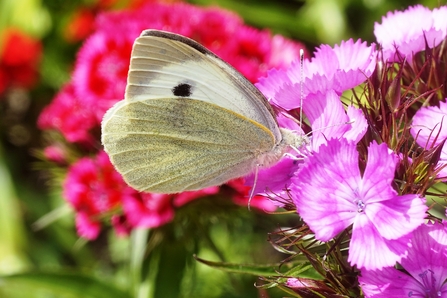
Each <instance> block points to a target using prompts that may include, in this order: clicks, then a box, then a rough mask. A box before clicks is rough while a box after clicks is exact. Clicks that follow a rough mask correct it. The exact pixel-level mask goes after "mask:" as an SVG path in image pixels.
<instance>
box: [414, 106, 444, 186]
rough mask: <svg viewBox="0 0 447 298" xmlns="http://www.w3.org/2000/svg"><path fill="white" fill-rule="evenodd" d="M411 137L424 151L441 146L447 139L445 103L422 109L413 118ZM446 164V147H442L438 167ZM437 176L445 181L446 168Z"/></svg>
mask: <svg viewBox="0 0 447 298" xmlns="http://www.w3.org/2000/svg"><path fill="white" fill-rule="evenodd" d="M410 131H411V135H412V136H413V137H414V138H415V139H416V142H417V143H418V144H419V145H420V146H421V147H422V148H425V149H430V148H432V147H434V146H437V145H439V144H441V143H442V142H443V141H445V140H446V139H447V103H445V102H439V107H437V106H431V107H422V108H420V109H419V110H418V111H417V112H416V114H415V115H414V116H413V122H412V125H411V130H410ZM446 163H447V145H445V144H444V145H443V147H442V150H441V154H440V159H439V162H438V167H443V166H444V165H445V164H446ZM438 176H439V177H441V179H443V180H444V181H445V180H447V168H446V167H443V168H441V169H440V171H439V172H438Z"/></svg>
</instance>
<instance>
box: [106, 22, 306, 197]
mask: <svg viewBox="0 0 447 298" xmlns="http://www.w3.org/2000/svg"><path fill="white" fill-rule="evenodd" d="M124 97H125V98H124V100H122V101H119V102H118V103H116V104H115V105H114V106H113V107H112V108H110V109H109V110H108V111H107V112H106V114H105V116H104V118H103V121H102V125H101V130H102V137H101V140H102V144H103V146H104V150H105V151H106V153H107V154H108V155H109V157H110V160H111V162H112V164H113V165H114V167H115V168H116V170H117V171H118V172H119V173H120V174H121V175H122V176H123V178H124V180H125V181H126V183H127V184H129V185H130V186H131V187H133V188H135V189H137V190H139V191H143V192H155V193H178V192H182V191H187V190H198V189H203V188H206V187H209V186H215V185H221V184H223V183H225V182H227V181H229V180H231V179H234V178H238V177H242V176H246V175H248V174H250V173H253V172H254V171H255V170H257V168H258V167H270V166H272V165H274V164H275V163H276V162H278V161H279V160H280V159H281V158H282V157H283V155H284V154H285V153H286V152H287V151H289V150H290V148H291V147H292V148H298V147H300V146H302V145H303V144H304V143H306V138H305V137H303V136H299V135H297V134H295V133H294V132H293V131H291V130H288V129H283V128H280V127H279V126H278V123H277V120H276V116H275V113H274V111H273V109H272V107H271V106H270V104H269V103H268V101H267V99H266V98H265V97H264V96H263V94H262V93H261V92H260V91H259V90H258V89H257V88H256V87H255V86H254V85H253V84H252V83H250V82H249V81H248V80H247V79H246V78H245V77H244V76H243V75H242V74H240V73H239V72H238V71H237V70H236V69H234V68H233V67H232V66H230V65H229V64H228V63H226V62H225V61H223V60H222V59H220V58H219V57H218V56H216V55H215V54H214V53H212V52H211V51H209V50H208V49H206V48H205V47H203V46H202V45H200V44H199V43H197V42H195V41H193V40H192V39H189V38H187V37H184V36H181V35H178V34H174V33H169V32H164V31H158V30H145V31H143V32H142V33H141V35H140V36H139V37H138V38H137V39H136V40H135V43H134V45H133V49H132V54H131V61H130V67H129V74H128V77H127V86H126V92H125V96H124Z"/></svg>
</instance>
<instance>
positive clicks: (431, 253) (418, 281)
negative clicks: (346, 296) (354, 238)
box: [359, 223, 447, 298]
mask: <svg viewBox="0 0 447 298" xmlns="http://www.w3.org/2000/svg"><path fill="white" fill-rule="evenodd" d="M410 243H411V246H410V247H409V249H408V255H407V257H406V258H404V259H402V261H401V262H400V265H401V266H402V268H403V269H404V270H405V271H406V272H403V271H401V270H397V269H395V268H393V267H390V268H384V269H383V270H381V271H378V270H376V271H368V270H362V272H361V277H360V278H359V282H360V285H361V287H362V290H363V293H364V294H365V297H375V298H380V297H384V298H385V297H429V298H435V297H436V298H437V297H447V284H446V283H445V280H446V279H447V227H446V226H445V223H442V224H441V223H435V224H424V225H421V226H420V227H419V228H417V229H416V230H415V231H413V233H412V238H411V241H410Z"/></svg>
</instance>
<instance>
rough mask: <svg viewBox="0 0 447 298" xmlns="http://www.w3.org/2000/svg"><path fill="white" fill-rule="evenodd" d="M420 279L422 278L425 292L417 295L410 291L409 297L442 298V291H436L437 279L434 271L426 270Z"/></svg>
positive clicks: (420, 275)
mask: <svg viewBox="0 0 447 298" xmlns="http://www.w3.org/2000/svg"><path fill="white" fill-rule="evenodd" d="M419 277H420V278H421V281H422V284H421V289H422V290H423V292H420V293H415V292H413V291H410V292H409V293H408V297H424V298H437V297H441V295H442V293H441V291H439V290H437V289H435V285H436V278H435V276H434V272H433V271H432V270H430V269H428V270H425V271H424V272H422V273H421V274H419Z"/></svg>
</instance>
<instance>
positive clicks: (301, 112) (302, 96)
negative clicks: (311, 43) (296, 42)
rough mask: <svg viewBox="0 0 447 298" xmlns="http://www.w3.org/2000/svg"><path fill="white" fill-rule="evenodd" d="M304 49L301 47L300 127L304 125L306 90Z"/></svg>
mask: <svg viewBox="0 0 447 298" xmlns="http://www.w3.org/2000/svg"><path fill="white" fill-rule="evenodd" d="M303 82H304V51H303V49H300V89H301V94H300V127H303V126H302V124H303V98H304V91H303V85H304V83H303Z"/></svg>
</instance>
